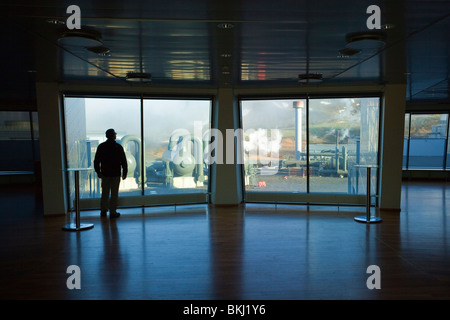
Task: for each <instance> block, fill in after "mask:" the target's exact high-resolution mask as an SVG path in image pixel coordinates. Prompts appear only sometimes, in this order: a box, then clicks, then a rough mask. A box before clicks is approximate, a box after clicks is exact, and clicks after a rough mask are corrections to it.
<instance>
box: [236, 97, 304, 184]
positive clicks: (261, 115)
mask: <svg viewBox="0 0 450 320" xmlns="http://www.w3.org/2000/svg"><path fill="white" fill-rule="evenodd" d="M241 114H242V129H243V140H244V141H243V143H244V145H243V147H244V173H245V190H247V191H280V192H307V187H306V186H307V167H306V100H298V99H297V100H244V101H241Z"/></svg>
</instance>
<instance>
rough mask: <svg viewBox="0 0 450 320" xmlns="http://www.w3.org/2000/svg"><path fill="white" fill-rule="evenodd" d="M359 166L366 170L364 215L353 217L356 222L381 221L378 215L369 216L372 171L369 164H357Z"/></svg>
mask: <svg viewBox="0 0 450 320" xmlns="http://www.w3.org/2000/svg"><path fill="white" fill-rule="evenodd" d="M358 167H360V168H366V170H367V181H366V189H367V190H366V215H365V216H358V217H355V218H354V219H355V221H357V222H365V223H375V222H381V221H382V220H381V218H380V217H375V216H371V215H370V204H371V202H372V196H371V192H370V189H371V185H370V182H371V179H372V171H371V166H370V165H367V166H362V165H361V166H358Z"/></svg>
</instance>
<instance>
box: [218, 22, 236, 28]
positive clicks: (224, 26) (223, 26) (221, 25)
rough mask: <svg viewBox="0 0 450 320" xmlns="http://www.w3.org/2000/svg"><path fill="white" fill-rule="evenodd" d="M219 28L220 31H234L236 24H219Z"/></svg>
mask: <svg viewBox="0 0 450 320" xmlns="http://www.w3.org/2000/svg"><path fill="white" fill-rule="evenodd" d="M217 27H219V28H220V29H232V28H234V24H232V23H227V22H224V23H219V24H218V25H217Z"/></svg>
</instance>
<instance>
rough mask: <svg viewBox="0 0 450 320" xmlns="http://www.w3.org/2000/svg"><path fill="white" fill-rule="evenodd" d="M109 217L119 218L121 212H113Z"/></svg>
mask: <svg viewBox="0 0 450 320" xmlns="http://www.w3.org/2000/svg"><path fill="white" fill-rule="evenodd" d="M109 217H110V218H111V219H112V218H118V217H120V213H118V212H116V213H111V214H110V215H109Z"/></svg>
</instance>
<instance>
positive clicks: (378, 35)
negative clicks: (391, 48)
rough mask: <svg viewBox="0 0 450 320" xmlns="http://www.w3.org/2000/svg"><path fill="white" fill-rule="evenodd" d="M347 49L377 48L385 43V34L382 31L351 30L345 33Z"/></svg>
mask: <svg viewBox="0 0 450 320" xmlns="http://www.w3.org/2000/svg"><path fill="white" fill-rule="evenodd" d="M345 40H346V41H347V45H346V46H345V47H346V48H347V49H348V48H351V49H356V50H364V49H379V48H380V47H382V46H383V45H384V44H385V43H386V34H385V33H384V32H382V31H378V30H376V31H365V32H353V33H349V34H347V35H346V37H345Z"/></svg>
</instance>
